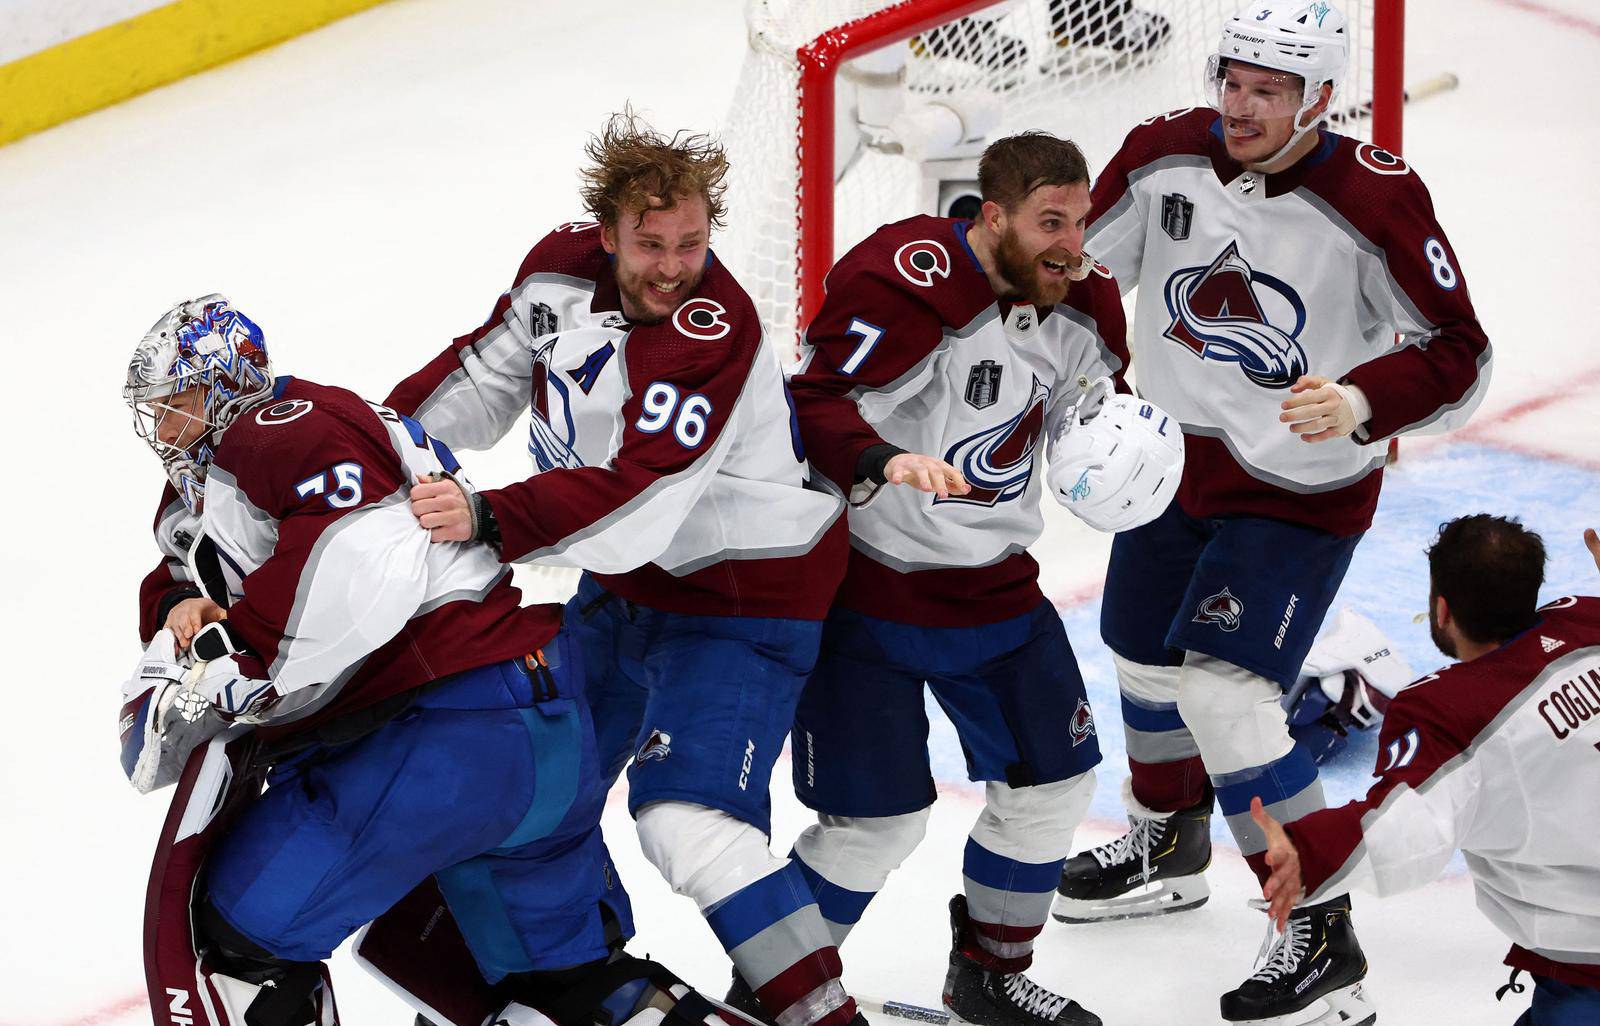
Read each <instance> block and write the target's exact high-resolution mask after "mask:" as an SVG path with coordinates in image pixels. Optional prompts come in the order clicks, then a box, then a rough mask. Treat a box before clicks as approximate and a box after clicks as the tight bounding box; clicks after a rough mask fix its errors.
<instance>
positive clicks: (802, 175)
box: [717, 0, 1405, 349]
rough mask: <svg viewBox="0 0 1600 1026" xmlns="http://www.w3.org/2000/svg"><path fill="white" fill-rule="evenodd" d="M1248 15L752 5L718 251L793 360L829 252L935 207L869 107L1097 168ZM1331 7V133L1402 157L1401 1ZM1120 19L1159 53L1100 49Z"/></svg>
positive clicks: (1112, 2) (1236, 2) (1088, 6)
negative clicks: (1344, 52)
mask: <svg viewBox="0 0 1600 1026" xmlns="http://www.w3.org/2000/svg"><path fill="white" fill-rule="evenodd" d="M1244 2H1245V0H898V2H888V0H748V2H747V7H746V18H747V24H748V28H749V34H748V38H749V41H750V50H749V53H748V55H747V57H746V61H745V66H744V70H743V72H742V74H741V78H740V83H739V88H738V91H737V93H736V95H735V99H734V103H733V105H732V108H731V110H730V112H729V117H728V121H727V124H726V126H725V132H724V136H725V138H726V140H727V142H728V147H729V155H730V157H731V159H732V172H731V178H730V184H731V188H730V212H729V218H728V227H727V230H726V232H725V234H724V238H723V239H721V240H719V242H718V245H717V250H718V253H719V255H720V256H721V257H722V258H723V259H724V260H725V261H726V262H727V264H728V266H729V267H730V268H731V269H732V270H733V271H734V273H735V274H736V275H737V276H738V277H739V279H740V281H741V282H742V283H743V284H744V285H745V287H746V288H747V289H748V290H749V291H750V292H751V294H752V296H753V297H754V298H755V300H756V303H757V306H758V308H759V309H760V311H761V314H762V317H763V318H764V320H765V321H766V324H767V327H768V330H769V331H771V332H772V333H773V336H774V340H775V342H776V344H777V345H779V346H780V347H781V348H783V349H788V347H789V346H790V345H791V344H792V343H794V342H796V341H797V339H798V337H799V335H800V333H801V332H803V329H804V326H805V325H806V324H807V323H809V321H810V319H811V317H812V316H813V315H814V314H815V313H816V311H817V309H818V307H819V306H820V304H821V301H822V295H823V279H824V277H825V275H826V273H827V271H828V269H829V268H830V267H831V266H832V264H833V261H834V260H835V259H836V258H837V257H838V256H839V255H842V253H843V252H844V251H845V250H846V249H848V248H849V247H850V246H852V245H854V244H855V243H856V242H859V241H860V239H861V238H863V237H865V235H866V234H868V233H870V232H871V231H872V230H873V229H874V228H875V227H876V226H877V225H878V224H881V223H884V222H887V221H892V220H896V219H898V218H901V217H906V216H909V215H910V214H912V213H917V212H926V213H935V212H940V213H942V212H943V211H934V210H929V209H924V208H925V207H926V206H927V203H926V199H927V196H926V191H925V190H923V191H922V192H921V193H920V194H919V190H918V188H917V186H916V184H915V180H916V177H917V174H918V172H916V171H911V172H909V173H908V171H907V168H908V167H910V166H913V165H916V164H917V163H918V162H917V161H913V160H908V159H907V158H906V156H905V155H904V154H898V155H897V153H896V152H895V151H896V148H897V147H899V146H900V143H899V142H897V140H896V139H895V137H894V133H893V131H892V130H885V129H884V127H883V126H882V125H879V126H869V125H867V121H868V120H869V117H870V115H869V113H868V108H869V107H870V106H874V105H879V106H881V104H882V102H883V99H884V97H890V100H889V101H888V102H890V103H891V104H893V103H896V102H898V103H900V104H903V105H905V106H907V107H916V106H917V105H919V104H922V105H927V104H932V105H935V106H938V105H940V104H948V105H950V106H954V107H961V106H962V104H963V103H965V104H968V105H969V106H973V107H975V108H980V109H981V114H980V116H979V117H976V118H973V119H968V120H972V121H982V120H984V118H985V117H987V119H988V120H989V121H990V122H992V124H987V125H986V126H985V127H986V128H987V132H986V134H984V135H983V138H994V137H997V136H999V135H1003V134H1007V133H1008V132H1011V131H1018V130H1021V129H1025V128H1044V129H1048V130H1050V131H1054V132H1056V133H1057V134H1060V135H1065V136H1067V137H1069V138H1073V139H1075V140H1077V141H1078V142H1079V143H1080V145H1082V146H1083V148H1084V150H1085V153H1086V154H1087V156H1088V157H1089V161H1090V166H1091V168H1092V169H1093V170H1095V171H1098V170H1099V168H1100V167H1101V166H1102V165H1103V164H1104V163H1105V161H1106V160H1107V159H1109V158H1110V156H1111V154H1112V152H1113V151H1114V149H1115V146H1116V144H1117V143H1118V142H1120V140H1121V137H1122V136H1123V135H1124V134H1125V133H1126V132H1127V130H1128V129H1130V128H1131V127H1133V125H1134V124H1136V123H1137V122H1138V121H1140V120H1142V119H1143V118H1145V117H1148V116H1150V115H1153V114H1157V113H1161V112H1162V111H1165V110H1171V109H1176V108H1179V107H1183V106H1188V105H1193V104H1196V103H1200V102H1202V101H1201V99H1200V94H1201V88H1202V81H1201V80H1202V76H1203V69H1204V65H1205V58H1206V55H1207V54H1209V52H1210V48H1211V47H1213V46H1214V45H1215V43H1216V41H1217V39H1218V37H1219V36H1220V32H1221V25H1222V21H1223V19H1224V18H1225V17H1226V16H1227V15H1228V14H1230V13H1232V12H1233V11H1234V10H1237V9H1238V8H1239V7H1241V6H1243V4H1244ZM1338 6H1339V7H1340V8H1341V9H1342V10H1344V12H1345V13H1346V15H1347V17H1349V19H1350V22H1351V29H1350V31H1351V35H1352V46H1351V51H1352V55H1351V69H1350V74H1349V76H1348V78H1347V82H1346V86H1345V90H1344V94H1343V96H1342V98H1341V100H1340V106H1341V108H1342V109H1345V110H1348V111H1352V112H1357V111H1358V112H1359V114H1358V116H1355V117H1352V118H1348V119H1346V120H1345V121H1344V122H1343V123H1342V124H1341V126H1340V130H1341V131H1344V132H1347V133H1349V134H1354V135H1359V136H1361V137H1362V138H1367V139H1371V140H1372V141H1374V142H1376V143H1378V144H1379V145H1380V146H1383V147H1385V148H1386V149H1389V150H1392V151H1396V152H1398V151H1399V149H1400V145H1401V129H1402V121H1403V106H1404V85H1403V75H1404V46H1405V42H1404V24H1405V11H1404V8H1405V5H1404V0H1344V2H1342V3H1339V5H1338ZM1130 9H1133V10H1137V11H1138V12H1141V13H1140V14H1138V15H1137V17H1140V18H1144V17H1148V16H1155V17H1158V18H1160V19H1162V20H1164V22H1165V23H1166V25H1167V31H1166V35H1165V36H1164V38H1163V39H1162V40H1161V43H1160V45H1158V46H1155V47H1151V48H1149V50H1148V51H1147V52H1143V53H1133V54H1130V53H1129V52H1127V50H1123V51H1118V50H1117V48H1116V47H1115V46H1114V45H1105V41H1106V37H1108V36H1110V35H1111V34H1112V33H1113V32H1115V31H1118V30H1117V29H1112V28H1111V26H1113V25H1115V24H1117V23H1118V22H1119V21H1120V19H1122V18H1126V17H1127V16H1128V15H1127V12H1128V11H1129V10H1130ZM1141 24H1147V23H1142V22H1141ZM1063 28H1065V29H1066V31H1062V30H1063ZM1097 44H1100V45H1097ZM869 64H872V65H875V66H868V65H869ZM895 92H898V94H899V99H898V100H895V99H894V98H893V96H892V95H891V94H892V93H895ZM974 97H976V98H977V99H976V100H974V99H973V98H974ZM952 98H959V99H960V101H961V102H959V103H958V102H955V100H953V99H952ZM1141 104H1142V106H1141ZM942 113H944V114H945V115H946V117H947V118H948V117H949V112H948V111H943V112H942ZM856 118H859V119H860V122H861V123H860V125H859V126H855V125H853V124H852V119H856ZM961 123H962V126H963V134H964V135H966V136H970V135H971V134H972V132H971V128H972V126H971V125H970V124H969V123H968V121H967V120H963V121H962V122H961ZM856 127H859V129H860V130H859V131H854V129H855V128H856ZM963 142H965V143H967V144H968V145H967V146H966V148H965V149H964V150H963V149H962V148H961V147H957V152H955V153H954V155H953V156H954V157H955V158H956V159H954V160H945V161H944V162H943V164H942V165H939V166H945V167H959V166H960V159H961V158H963V157H966V158H970V157H971V156H973V155H975V152H976V150H977V149H981V145H977V143H981V139H980V140H976V141H974V140H973V139H972V138H964V139H963ZM915 148H916V147H915V146H914V145H912V144H907V145H906V146H905V147H904V149H906V150H907V151H912V150H914V149H915ZM919 155H921V156H925V157H926V156H927V154H925V153H919ZM945 156H949V155H947V154H934V155H933V157H934V158H938V157H945ZM921 166H922V167H923V168H924V169H925V168H927V167H929V166H932V165H929V164H928V163H927V162H926V160H925V161H923V162H922V163H921ZM922 174H923V178H924V181H926V172H925V171H924V172H922Z"/></svg>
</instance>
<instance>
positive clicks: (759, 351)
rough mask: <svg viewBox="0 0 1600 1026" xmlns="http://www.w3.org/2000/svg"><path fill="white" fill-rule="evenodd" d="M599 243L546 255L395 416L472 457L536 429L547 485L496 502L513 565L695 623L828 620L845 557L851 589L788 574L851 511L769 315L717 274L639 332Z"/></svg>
mask: <svg viewBox="0 0 1600 1026" xmlns="http://www.w3.org/2000/svg"><path fill="white" fill-rule="evenodd" d="M597 228H598V226H596V225H594V224H592V223H578V224H572V225H563V226H562V227H561V228H559V229H557V230H556V231H554V232H552V233H551V234H550V235H548V236H546V237H545V239H544V240H543V241H542V242H540V243H539V244H538V246H536V247H535V248H534V249H533V251H532V252H531V253H529V255H528V257H527V258H526V259H525V260H524V262H523V264H522V267H521V269H520V270H519V272H518V274H517V278H516V283H515V285H514V287H513V288H512V289H511V291H509V292H507V293H506V294H505V295H504V296H502V297H501V300H500V302H499V303H498V304H497V305H496V307H495V313H494V316H493V317H492V318H491V319H490V321H489V323H487V324H485V325H484V326H483V327H481V328H480V329H478V330H477V331H475V332H473V333H471V334H469V335H466V336H463V337H462V338H459V339H457V340H456V341H455V342H454V343H453V344H452V346H451V347H450V349H448V350H446V351H445V353H443V354H442V355H441V356H440V357H438V358H436V359H435V360H434V361H432V362H431V363H429V364H428V365H427V366H426V367H424V368H423V369H422V370H421V371H419V372H418V373H417V374H415V375H412V377H410V378H408V379H407V380H406V381H404V382H402V383H401V384H400V385H399V386H398V387H397V388H396V389H395V391H394V393H393V394H391V396H390V398H389V404H390V405H392V406H394V407H395V408H397V409H399V410H401V411H402V412H406V413H410V414H412V415H414V416H415V417H416V418H417V419H418V420H419V421H420V422H421V423H422V424H423V426H424V427H426V428H427V430H428V431H429V433H430V434H432V435H434V436H435V437H437V438H439V439H440V440H442V441H444V442H445V443H446V444H448V445H450V446H451V447H453V448H458V449H484V448H487V447H489V446H490V445H492V444H494V442H496V441H497V440H498V439H500V438H501V437H502V436H503V435H505V433H506V432H508V431H509V430H510V429H511V427H512V426H513V425H514V424H515V423H516V421H517V419H518V418H519V417H520V416H521V415H522V413H523V411H524V410H528V411H530V412H531V417H530V428H529V440H528V450H529V453H530V455H531V456H532V458H533V463H534V476H533V477H531V478H529V479H528V480H526V481H522V482H518V483H516V484H512V485H510V486H508V487H506V488H500V489H492V490H489V491H486V492H484V493H483V495H484V497H485V499H486V500H487V501H488V502H489V504H490V506H491V508H492V509H493V510H494V513H495V517H496V520H497V521H498V522H499V525H500V529H501V533H502V539H503V544H502V547H501V552H502V555H503V556H504V557H505V558H506V559H508V560H537V561H539V562H541V563H546V564H552V565H557V566H570V567H578V568H582V569H586V570H591V571H594V572H596V573H597V574H600V575H616V576H614V577H612V578H611V579H610V580H607V581H606V582H605V583H606V586H607V587H608V588H610V589H611V590H613V591H616V592H617V593H619V594H621V595H623V596H624V597H625V598H629V599H632V600H634V601H638V602H642V603H643V604H645V605H649V606H652V607H656V608H665V609H669V610H672V611H677V612H691V613H703V614H711V615H717V614H736V615H798V616H807V615H812V614H814V615H815V617H816V618H820V617H821V616H822V614H823V612H824V611H825V609H826V605H827V599H826V596H825V595H823V594H822V591H824V590H826V589H827V588H829V587H831V582H833V581H837V577H838V570H839V569H840V568H839V567H838V566H837V564H838V563H839V562H840V558H839V557H840V556H841V555H842V551H834V552H833V555H832V557H831V562H832V563H834V564H835V566H834V567H833V569H832V572H831V573H830V572H829V571H828V570H827V569H817V568H810V569H808V568H807V567H806V566H805V565H802V564H799V563H794V564H792V565H789V566H785V567H776V566H775V564H776V563H777V562H781V561H793V560H804V559H808V558H810V557H812V556H813V554H814V553H817V551H818V548H819V544H820V542H821V541H822V539H823V537H824V535H826V534H827V533H828V532H829V530H830V529H831V528H832V527H833V526H834V525H835V524H836V523H837V522H838V521H839V520H840V518H841V515H842V511H843V502H842V500H840V498H839V497H838V496H836V495H834V494H832V493H830V492H828V491H826V490H824V489H813V488H808V487H807V476H808V469H807V466H806V464H805V461H804V459H803V458H802V457H801V455H800V453H799V445H798V440H797V438H796V435H795V430H794V426H793V418H792V415H791V411H790V408H789V403H788V399H787V395H786V392H785V389H784V381H783V373H782V370H781V368H780V366H779V362H778V358H777V355H776V353H775V352H774V351H773V350H772V348H771V347H770V346H769V345H768V344H767V343H766V341H765V339H764V338H763V336H762V331H761V326H760V322H759V320H758V319H757V316H756V313H755V309H754V307H753V305H752V304H751V303H750V301H749V299H748V297H746V295H745V294H744V292H743V290H741V289H740V288H739V286H738V283H737V282H735V281H734V280H733V278H732V276H731V275H729V274H728V273H727V272H726V271H725V270H724V269H722V267H721V266H720V265H718V264H715V263H713V264H712V266H710V267H709V268H708V269H707V271H706V275H705V277H704V278H703V279H702V281H701V283H700V285H699V286H698V288H697V289H696V292H695V294H694V295H693V296H692V297H691V298H689V299H688V300H686V301H685V302H684V303H683V305H682V306H680V307H679V308H678V310H677V312H676V313H674V314H673V315H672V316H671V317H669V318H667V319H666V320H665V321H663V322H661V323H659V324H650V325H633V324H631V323H629V322H628V321H627V320H626V319H625V318H624V317H623V315H622V312H621V302H620V298H619V296H618V292H617V286H616V279H615V274H614V271H613V269H612V265H611V261H610V259H609V257H608V255H607V254H606V253H605V251H604V250H603V249H602V248H601V245H600V232H599V231H598V230H597ZM818 558H821V557H820V555H819V557H818ZM647 564H653V565H654V568H653V569H652V568H650V567H647ZM635 571H641V572H639V573H637V574H635V573H634V572H635ZM627 575H632V576H627ZM624 577H625V579H623V578H624ZM691 578H692V580H690V579H691ZM674 581H678V582H682V583H679V584H675V583H674ZM819 585H820V586H819ZM796 589H799V590H800V594H797V593H796ZM690 593H693V597H692V598H691V597H690Z"/></svg>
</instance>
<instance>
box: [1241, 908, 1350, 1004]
mask: <svg viewBox="0 0 1600 1026" xmlns="http://www.w3.org/2000/svg"><path fill="white" fill-rule="evenodd" d="M1268 931H1269V933H1268V936H1269V938H1270V939H1271V943H1270V945H1269V946H1268V947H1267V948H1266V951H1265V958H1264V959H1263V960H1261V962H1260V968H1258V969H1257V970H1256V972H1255V973H1254V974H1253V975H1252V976H1251V977H1250V978H1249V979H1248V980H1245V981H1244V983H1242V984H1240V985H1239V986H1238V988H1237V989H1235V990H1231V991H1229V992H1228V993H1226V994H1224V995H1222V1017H1223V1018H1224V1019H1226V1020H1227V1021H1229V1022H1234V1023H1239V1024H1240V1026H1370V1024H1371V1023H1375V1022H1377V1021H1378V1012H1377V1009H1375V1008H1374V1007H1373V1006H1372V1002H1371V1001H1369V1000H1368V999H1367V997H1366V996H1365V995H1364V994H1363V993H1362V985H1363V982H1364V981H1365V980H1366V976H1367V958H1366V956H1365V955H1363V954H1362V953H1361V945H1360V943H1358V942H1357V941H1356V931H1355V926H1354V925H1353V924H1352V923H1351V922H1350V897H1349V895H1344V896H1342V897H1338V898H1334V899H1333V900H1332V901H1325V902H1323V903H1322V904H1320V905H1310V906H1306V907H1303V908H1297V909H1295V910H1294V911H1293V912H1291V913H1290V914H1289V924H1288V926H1287V927H1286V928H1285V929H1284V931H1283V932H1282V933H1281V934H1280V933H1277V932H1276V931H1275V930H1273V929H1272V927H1270V926H1269V927H1268Z"/></svg>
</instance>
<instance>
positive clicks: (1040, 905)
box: [957, 838, 1066, 973]
mask: <svg viewBox="0 0 1600 1026" xmlns="http://www.w3.org/2000/svg"><path fill="white" fill-rule="evenodd" d="M1065 861H1066V860H1065V859H1064V858H1063V859H1055V860H1054V861H1051V862H1039V863H1030V862H1019V861H1017V860H1016V859H1011V858H1006V857H1005V856H1003V855H997V854H995V853H994V852H992V851H990V850H989V849H987V848H985V847H984V846H983V845H981V844H979V843H978V842H977V841H975V840H972V839H971V838H969V839H968V840H967V849H966V853H965V855H964V856H963V858H962V866H961V872H962V877H963V885H964V888H963V889H964V890H965V892H966V896H967V915H968V917H969V922H970V926H971V930H970V931H969V932H968V934H967V935H966V936H964V937H962V938H960V939H959V940H958V941H957V945H958V947H959V948H960V950H961V953H962V954H964V955H966V956H967V957H968V958H971V959H973V961H976V962H978V963H979V964H981V965H983V966H984V967H985V968H989V969H995V970H997V971H999V972H1003V973H1020V972H1022V971H1023V970H1025V969H1027V968H1028V966H1029V965H1030V964H1031V963H1032V962H1033V942H1034V938H1036V937H1038V936H1039V931H1040V930H1042V929H1044V924H1045V920H1046V919H1047V918H1048V917H1049V915H1050V902H1051V899H1053V898H1054V897H1055V891H1056V885H1057V884H1058V883H1060V882H1061V865H1062V863H1063V862H1065Z"/></svg>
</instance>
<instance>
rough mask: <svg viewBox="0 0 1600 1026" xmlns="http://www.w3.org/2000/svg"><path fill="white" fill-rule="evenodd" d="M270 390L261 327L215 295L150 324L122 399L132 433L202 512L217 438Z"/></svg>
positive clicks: (269, 370) (269, 369)
mask: <svg viewBox="0 0 1600 1026" xmlns="http://www.w3.org/2000/svg"><path fill="white" fill-rule="evenodd" d="M271 391H272V365H271V363H270V362H269V361H268V359H267V345H266V340H265V338H264V337H263V335H262V333H261V329H260V328H259V327H257V326H256V324H255V322H254V321H252V320H250V319H249V318H248V317H246V316H244V315H243V314H241V313H239V312H238V311H237V310H235V309H233V308H232V307H231V306H230V305H229V304H228V301H227V299H226V298H224V297H223V296H220V295H217V294H212V295H209V296H202V297H201V298H199V299H191V300H185V301H184V302H181V303H179V304H178V305H176V306H174V307H173V308H172V309H170V310H168V311H167V312H166V313H165V314H163V315H162V316H161V319H160V320H158V321H156V323H155V324H154V325H152V326H151V328H150V330H149V332H147V333H146V334H145V336H144V339H143V340H142V341H140V343H139V346H138V348H137V349H135V350H134V352H133V359H132V360H130V361H129V363H128V378H127V382H126V383H125V384H124V385H123V388H122V397H123V398H124V399H125V400H127V403H128V405H129V406H130V407H131V408H132V410H133V423H134V430H135V431H136V432H138V435H139V437H140V438H142V439H144V441H145V443H146V444H147V445H149V446H150V448H151V449H153V450H155V453H156V455H157V456H159V457H160V458H161V463H162V466H163V467H165V468H166V471H167V477H168V478H169V479H170V480H171V481H172V485H173V487H174V488H176V489H177V491H178V496H179V498H181V499H182V500H183V503H184V505H185V506H187V507H188V508H189V510H190V511H191V512H196V513H198V512H199V510H200V505H201V502H202V500H203V498H204V490H205V476H206V469H207V467H208V466H209V465H210V463H211V455H212V451H213V449H214V447H215V445H216V440H217V437H218V436H219V435H221V433H222V432H223V431H224V430H225V429H226V428H227V427H228V425H229V424H231V423H232V422H233V419H234V418H235V417H237V416H238V415H239V413H240V411H242V410H243V409H245V408H246V407H247V406H249V405H251V404H252V403H254V402H256V401H257V400H258V399H260V398H262V397H263V396H265V395H267V394H268V393H270V392H271Z"/></svg>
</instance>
